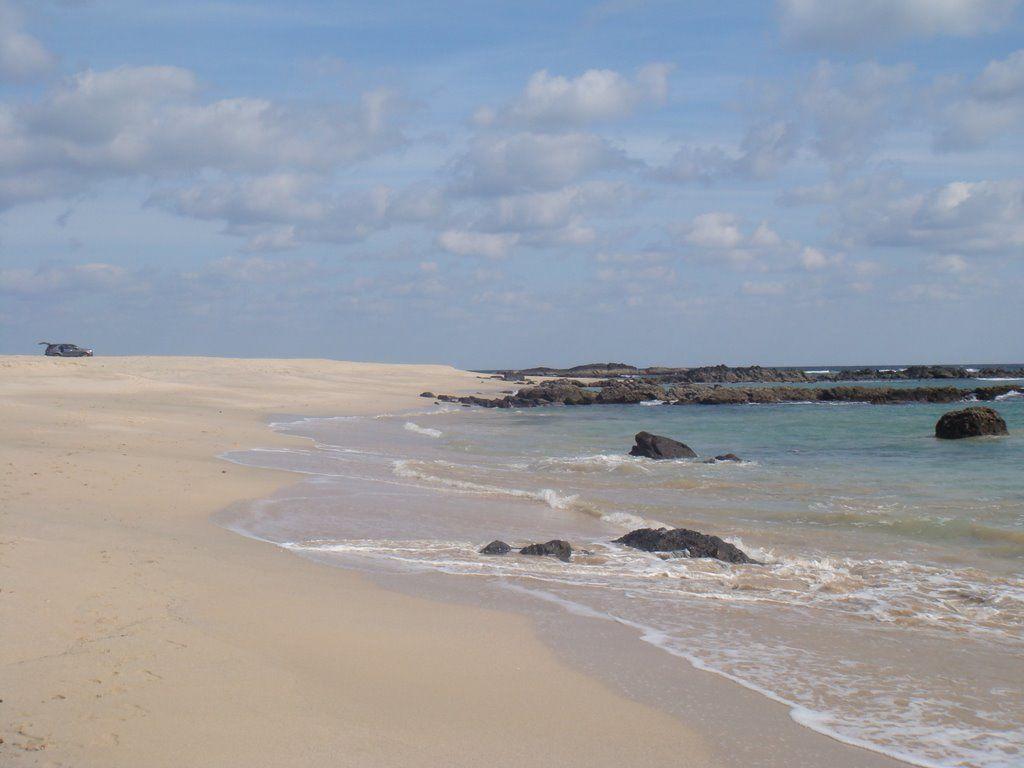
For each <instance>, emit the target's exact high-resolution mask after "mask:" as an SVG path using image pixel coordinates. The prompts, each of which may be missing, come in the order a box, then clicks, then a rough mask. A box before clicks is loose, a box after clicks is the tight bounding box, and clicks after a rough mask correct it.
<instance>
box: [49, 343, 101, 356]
mask: <svg viewBox="0 0 1024 768" xmlns="http://www.w3.org/2000/svg"><path fill="white" fill-rule="evenodd" d="M39 343H40V344H43V345H45V346H46V351H45V352H44V353H43V354H44V355H46V356H47V357H92V350H91V349H83V348H82V347H80V346H78V345H77V344H64V343H61V344H54V343H53V342H52V341H40V342H39Z"/></svg>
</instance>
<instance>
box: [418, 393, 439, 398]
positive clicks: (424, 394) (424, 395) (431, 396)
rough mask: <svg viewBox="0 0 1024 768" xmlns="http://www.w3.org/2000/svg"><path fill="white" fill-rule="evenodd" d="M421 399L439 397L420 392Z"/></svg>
mask: <svg viewBox="0 0 1024 768" xmlns="http://www.w3.org/2000/svg"><path fill="white" fill-rule="evenodd" d="M420 397H429V398H431V399H433V398H435V397H437V395H435V394H434V393H433V392H420Z"/></svg>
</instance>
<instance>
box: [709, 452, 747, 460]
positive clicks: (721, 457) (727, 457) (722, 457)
mask: <svg viewBox="0 0 1024 768" xmlns="http://www.w3.org/2000/svg"><path fill="white" fill-rule="evenodd" d="M715 461H743V459H741V458H740V457H739V456H737V455H736V454H735V453H722V454H719V455H718V456H715Z"/></svg>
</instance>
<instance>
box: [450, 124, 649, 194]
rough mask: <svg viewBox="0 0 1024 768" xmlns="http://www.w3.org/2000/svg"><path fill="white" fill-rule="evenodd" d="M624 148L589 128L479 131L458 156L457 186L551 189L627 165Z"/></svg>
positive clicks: (478, 190)
mask: <svg viewBox="0 0 1024 768" xmlns="http://www.w3.org/2000/svg"><path fill="white" fill-rule="evenodd" d="M629 165H630V161H629V160H628V159H627V158H626V155H625V153H624V152H622V150H620V149H616V148H614V147H612V146H611V145H610V144H609V143H608V142H607V141H605V140H604V139H603V138H601V137H599V136H596V135H594V134H590V133H561V134H547V133H515V134H512V135H509V136H481V137H478V138H477V139H476V140H475V141H474V142H473V144H472V146H471V147H470V149H469V151H468V152H467V153H466V154H464V155H462V156H461V157H460V158H458V159H457V160H456V162H455V173H456V176H457V179H458V181H457V186H458V188H459V189H460V190H461V191H465V192H469V193H475V194H483V195H487V194H510V193H518V192H527V191H531V190H549V189H555V188H558V187H562V186H565V185H566V184H572V183H574V182H577V181H579V180H580V179H582V178H584V177H586V176H589V175H591V174H594V173H598V172H601V171H608V170H613V169H621V168H625V167H628V166H629Z"/></svg>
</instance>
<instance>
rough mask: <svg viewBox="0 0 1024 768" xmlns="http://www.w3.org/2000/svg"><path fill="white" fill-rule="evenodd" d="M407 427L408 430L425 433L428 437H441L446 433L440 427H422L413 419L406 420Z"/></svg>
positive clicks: (419, 433)
mask: <svg viewBox="0 0 1024 768" xmlns="http://www.w3.org/2000/svg"><path fill="white" fill-rule="evenodd" d="M405 429H406V431H408V432H415V433H416V434H417V435H424V436H426V437H440V436H441V435H443V434H444V432H442V431H441V430H440V429H432V428H431V427H421V426H420V425H419V424H417V423H415V422H413V421H407V422H405Z"/></svg>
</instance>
